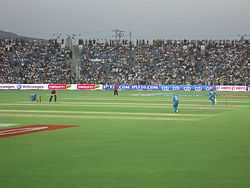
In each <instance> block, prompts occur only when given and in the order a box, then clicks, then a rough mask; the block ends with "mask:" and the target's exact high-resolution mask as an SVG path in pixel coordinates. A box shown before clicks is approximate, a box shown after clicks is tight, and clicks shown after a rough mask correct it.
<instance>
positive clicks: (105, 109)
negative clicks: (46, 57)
mask: <svg viewBox="0 0 250 188" xmlns="http://www.w3.org/2000/svg"><path fill="white" fill-rule="evenodd" d="M32 92H33V91H12V92H11V91H1V92H0V126H1V125H4V124H16V125H17V126H22V125H29V124H69V125H78V126H79V127H77V128H69V129H62V130H57V131H53V132H40V133H33V134H28V135H22V136H16V137H10V138H0V149H1V153H0V187H1V188H20V187H22V188H57V187H58V188H59V187H60V188H153V187H156V188H166V187H169V188H235V187H237V188H246V187H250V175H249V174H250V163H249V159H250V149H249V148H250V136H249V133H250V123H249V122H250V116H249V114H250V107H249V104H250V100H249V99H250V94H248V93H241V94H239V93H220V94H219V96H218V99H217V100H218V104H217V105H216V106H215V107H212V106H211V105H210V104H209V103H208V101H207V97H202V96H200V97H184V96H183V97H181V98H180V100H181V104H180V113H178V114H173V113H172V109H171V98H170V97H164V96H151V97H150V96H145V97H139V96H133V95H132V94H135V93H136V94H140V93H156V92H153V91H152V92H146V91H145V92H121V93H120V96H119V97H114V96H112V93H111V92H101V91H96V92H76V91H64V92H63V91H61V92H59V99H58V103H57V104H48V102H47V99H48V97H49V93H48V92H47V91H41V92H39V93H40V94H41V95H42V97H43V102H42V104H31V102H30V101H29V97H30V95H31V93H32ZM203 94H204V93H203ZM0 128H3V127H0Z"/></svg>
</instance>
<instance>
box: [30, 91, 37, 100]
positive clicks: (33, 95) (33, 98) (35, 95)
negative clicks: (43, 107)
mask: <svg viewBox="0 0 250 188" xmlns="http://www.w3.org/2000/svg"><path fill="white" fill-rule="evenodd" d="M36 99H37V94H36V93H33V94H32V95H31V101H32V102H36Z"/></svg>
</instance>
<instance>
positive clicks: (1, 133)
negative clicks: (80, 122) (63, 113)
mask: <svg viewBox="0 0 250 188" xmlns="http://www.w3.org/2000/svg"><path fill="white" fill-rule="evenodd" d="M71 127H76V126H72V125H27V126H22V127H15V128H8V129H1V130H0V138H6V137H12V136H18V135H24V134H31V133H34V132H42V131H54V130H57V129H64V128H71Z"/></svg>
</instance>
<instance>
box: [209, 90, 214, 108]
mask: <svg viewBox="0 0 250 188" xmlns="http://www.w3.org/2000/svg"><path fill="white" fill-rule="evenodd" d="M208 100H209V101H210V102H211V104H212V105H215V103H216V92H215V91H213V90H211V91H209V93H208Z"/></svg>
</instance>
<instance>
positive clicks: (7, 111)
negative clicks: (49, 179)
mask: <svg viewBox="0 0 250 188" xmlns="http://www.w3.org/2000/svg"><path fill="white" fill-rule="evenodd" d="M10 112H19V113H24V112H25V113H56V114H57V113H58V114H107V115H132V116H164V117H166V116H176V117H178V116H189V117H213V116H216V115H215V114H182V113H147V112H145V113H142V112H140V113H138V112H107V111H105V112H103V111H74V110H71V111H66V110H63V111H62V110H59V111H58V110H0V113H10Z"/></svg>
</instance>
